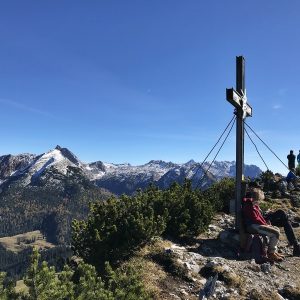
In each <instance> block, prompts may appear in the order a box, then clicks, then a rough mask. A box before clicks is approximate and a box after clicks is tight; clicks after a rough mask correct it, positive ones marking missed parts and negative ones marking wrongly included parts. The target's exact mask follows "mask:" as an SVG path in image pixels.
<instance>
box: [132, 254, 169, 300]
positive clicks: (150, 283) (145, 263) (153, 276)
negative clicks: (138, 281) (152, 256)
mask: <svg viewBox="0 0 300 300" xmlns="http://www.w3.org/2000/svg"><path fill="white" fill-rule="evenodd" d="M126 264H130V265H131V266H133V267H134V269H136V270H139V273H140V275H141V278H142V282H143V284H144V287H145V289H146V290H147V291H148V292H149V293H150V294H151V295H152V296H153V298H155V299H158V298H157V297H158V295H160V293H161V292H162V290H161V288H160V283H161V282H162V281H164V280H165V279H166V277H167V274H166V272H165V271H164V270H163V269H162V267H161V266H159V265H158V264H156V263H154V262H153V261H150V260H148V259H145V258H143V257H134V258H132V259H130V260H129V261H128V262H127V263H126Z"/></svg>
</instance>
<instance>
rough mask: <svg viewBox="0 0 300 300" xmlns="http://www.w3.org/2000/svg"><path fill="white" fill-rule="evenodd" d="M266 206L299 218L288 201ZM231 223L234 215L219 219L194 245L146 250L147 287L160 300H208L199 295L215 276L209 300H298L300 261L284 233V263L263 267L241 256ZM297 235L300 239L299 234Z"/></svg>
mask: <svg viewBox="0 0 300 300" xmlns="http://www.w3.org/2000/svg"><path fill="white" fill-rule="evenodd" d="M262 205H263V206H265V207H267V208H271V209H276V208H283V209H284V210H286V211H287V212H288V214H289V215H290V216H291V217H292V218H295V219H296V220H299V218H300V209H299V208H295V207H294V206H293V205H292V203H291V199H290V198H283V199H268V198H267V199H266V201H264V203H263V204H262ZM233 224H234V217H233V216H230V215H227V214H219V215H216V216H215V218H214V220H213V222H212V224H211V225H210V226H209V229H208V231H207V232H206V233H204V234H202V235H200V236H199V237H197V239H195V240H194V241H188V243H187V242H186V243H180V244H179V243H173V242H171V241H166V240H158V241H156V242H155V243H154V244H153V246H152V248H151V246H150V248H148V249H147V250H145V249H144V252H143V254H142V257H143V258H147V261H148V263H147V264H148V265H147V266H145V265H144V266H141V268H145V267H146V268H147V269H148V275H145V278H146V284H147V285H148V286H151V287H152V289H153V290H154V291H155V294H156V299H170V300H173V299H207V297H204V296H203V297H201V296H200V294H201V291H202V294H203V288H204V287H205V286H207V280H209V279H212V278H214V277H215V275H216V274H218V279H217V281H216V284H215V288H214V289H213V292H212V295H211V296H210V297H209V299H300V279H299V272H300V271H299V270H300V257H293V256H292V247H290V246H289V245H288V242H287V240H286V237H285V234H284V232H283V229H282V228H281V232H282V235H281V238H280V242H279V247H278V249H279V252H281V253H282V254H284V255H285V259H284V261H283V262H281V263H275V264H273V265H270V264H269V263H267V264H262V265H259V264H256V263H255V261H254V259H251V258H249V257H248V258H247V257H243V258H242V257H241V256H239V250H238V246H236V245H237V244H236V241H234V240H231V239H230V235H227V234H228V232H230V231H231V228H233ZM294 230H295V233H296V235H297V238H298V239H300V229H299V228H295V229H294ZM231 236H232V235H231ZM149 258H150V260H149ZM150 261H151V264H150ZM149 270H152V271H150V273H151V274H149Z"/></svg>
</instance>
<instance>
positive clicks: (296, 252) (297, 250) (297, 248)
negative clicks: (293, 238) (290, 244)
mask: <svg viewBox="0 0 300 300" xmlns="http://www.w3.org/2000/svg"><path fill="white" fill-rule="evenodd" d="M293 256H300V246H299V244H296V245H294V250H293Z"/></svg>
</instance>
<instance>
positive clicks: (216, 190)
mask: <svg viewBox="0 0 300 300" xmlns="http://www.w3.org/2000/svg"><path fill="white" fill-rule="evenodd" d="M234 194H235V180H234V179H233V178H226V177H225V178H223V179H221V180H220V181H218V182H215V183H214V184H213V185H211V186H210V187H209V188H208V189H207V190H205V191H204V192H203V197H204V198H205V199H207V200H208V201H209V202H210V203H211V204H212V205H213V208H214V210H215V211H223V212H226V213H228V212H229V205H230V200H231V199H234V197H235V196H234Z"/></svg>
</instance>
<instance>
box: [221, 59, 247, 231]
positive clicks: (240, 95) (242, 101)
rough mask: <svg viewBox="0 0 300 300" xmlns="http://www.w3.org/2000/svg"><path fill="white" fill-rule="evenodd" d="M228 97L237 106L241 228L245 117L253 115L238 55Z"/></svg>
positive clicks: (237, 184) (238, 216)
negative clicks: (234, 84)
mask: <svg viewBox="0 0 300 300" xmlns="http://www.w3.org/2000/svg"><path fill="white" fill-rule="evenodd" d="M226 99H227V101H229V102H230V103H231V104H232V105H233V106H234V107H235V114H236V175H235V228H236V229H240V223H241V201H242V197H243V196H244V195H243V194H244V193H245V185H244V119H245V118H246V117H251V116H252V108H251V106H250V105H249V103H248V102H247V97H246V89H245V59H244V57H243V56H237V57H236V89H235V90H234V89H233V88H231V89H226Z"/></svg>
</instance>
